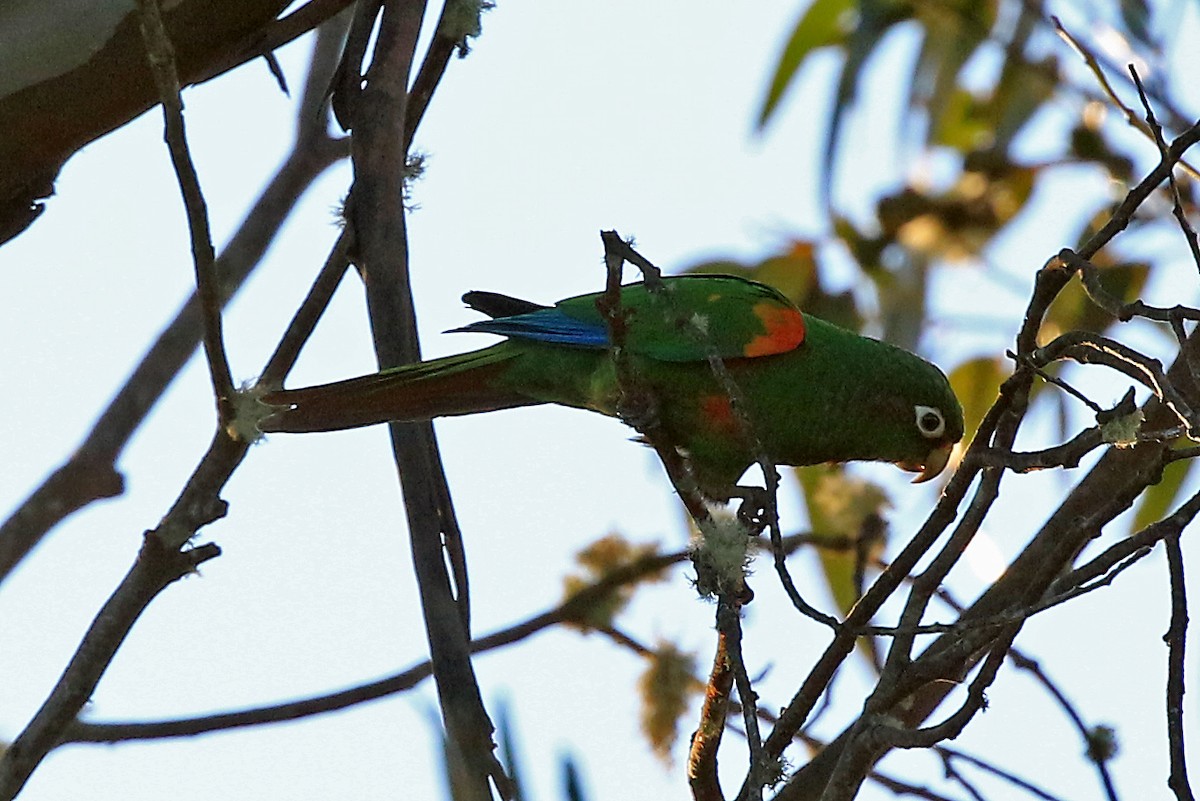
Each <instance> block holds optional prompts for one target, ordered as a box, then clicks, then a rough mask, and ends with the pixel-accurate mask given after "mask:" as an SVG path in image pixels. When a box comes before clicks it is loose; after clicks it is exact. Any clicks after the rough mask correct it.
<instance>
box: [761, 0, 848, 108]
mask: <svg viewBox="0 0 1200 801" xmlns="http://www.w3.org/2000/svg"><path fill="white" fill-rule="evenodd" d="M854 5H855V2H854V0H816V1H815V2H814V3H813V4H812V5H810V6H809V7H808V8H807V9H806V10H805V12H804V14H803V15H801V17H800V20H799V21H798V22H797V23H796V27H795V29H793V30H792V35H791V37H790V38H789V39H788V43H787V45H786V46H784V48H783V53H782V54H781V55H780V57H779V63H778V64H777V65H776V66H775V73H774V74H773V75H772V76H771V85H770V87H769V88H768V89H767V97H766V99H765V100H764V101H763V106H762V109H760V110H759V112H758V127H759V128H762V127H763V126H765V125H766V124H767V121H768V120H769V119H770V118H771V115H772V114H774V113H775V109H776V108H777V107H778V106H779V101H780V100H782V99H783V95H784V93H785V92H787V89H788V87H789V86H790V85H791V83H792V79H793V78H795V77H796V73H797V72H798V71H799V70H800V66H801V65H802V64H803V63H804V60H805V59H806V58H808V57H809V56H810V55H811V54H812V53H813V52H814V51H815V50H819V49H820V48H822V47H829V46H831V45H841V44H843V43H844V42H845V40H846V33H847V23H848V20H849V17H850V11H851V9H852V8H853V7H854Z"/></svg>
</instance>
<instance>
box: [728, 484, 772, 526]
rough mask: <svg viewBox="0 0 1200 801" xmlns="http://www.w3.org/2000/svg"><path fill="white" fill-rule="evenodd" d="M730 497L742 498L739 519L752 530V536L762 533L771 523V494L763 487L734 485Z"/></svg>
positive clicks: (738, 511)
mask: <svg viewBox="0 0 1200 801" xmlns="http://www.w3.org/2000/svg"><path fill="white" fill-rule="evenodd" d="M729 497H730V498H741V500H742V502H741V503H740V504H739V505H738V509H737V517H738V520H739V521H740V522H741V523H742V525H744V526H745V527H746V528H747V529H748V530H749V531H750V532H751V536H758V535H759V534H762V533H763V532H764V531H765V530H766V529H767V528H768V527H769V526H770V525H771V518H772V514H771V509H772V508H773V506H774V504H772V503H771V496H770V493H768V492H767V491H766V490H765V489H763V488H762V487H734V488H733V492H731V493H730V494H729Z"/></svg>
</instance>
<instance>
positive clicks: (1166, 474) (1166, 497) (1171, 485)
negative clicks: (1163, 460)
mask: <svg viewBox="0 0 1200 801" xmlns="http://www.w3.org/2000/svg"><path fill="white" fill-rule="evenodd" d="M1194 465H1195V460H1193V459H1182V460H1180V461H1178V462H1172V463H1171V464H1169V465H1167V466H1166V467H1165V468H1164V469H1163V473H1162V481H1159V482H1158V483H1157V484H1154V485H1153V486H1151V487H1149V488H1147V489H1146V491H1145V492H1143V493H1142V498H1141V501H1140V502H1139V503H1138V507H1137V511H1136V512H1135V513H1134V515H1133V525H1132V527H1131V528H1130V532H1129V533H1131V534H1132V533H1134V532H1135V531H1140V530H1141V529H1143V528H1145V527H1146V526H1148V525H1150V524H1151V523H1155V522H1157V521H1159V520H1162V519H1163V518H1164V517H1166V516H1167V513H1168V512H1170V511H1171V507H1172V506H1173V505H1174V503H1175V499H1176V498H1177V497H1179V489H1180V488H1181V487H1182V486H1183V482H1184V481H1186V480H1187V477H1188V473H1190V472H1191V470H1192V467H1193V466H1194Z"/></svg>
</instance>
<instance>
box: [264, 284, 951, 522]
mask: <svg viewBox="0 0 1200 801" xmlns="http://www.w3.org/2000/svg"><path fill="white" fill-rule="evenodd" d="M601 297H602V295H601V294H600V293H597V294H590V295H580V296H578V297H573V298H567V299H566V300H562V301H559V302H558V303H556V304H555V305H554V306H541V305H539V304H536V303H530V302H529V301H524V300H518V299H516V298H510V297H507V296H505V295H498V294H494V293H490V292H468V293H467V294H466V295H464V296H463V301H464V302H465V303H466V304H467V305H468V306H470V307H471V308H473V309H476V310H477V311H480V312H483V313H484V314H487V315H488V316H489V317H491V318H493V319H490V320H483V321H480V322H476V323H472V324H470V325H467V326H464V327H462V328H457V329H454V330H455V331H474V332H482V333H489V334H499V335H501V336H504V337H506V338H507V339H506V340H505V341H503V342H500V343H498V344H496V345H492V346H491V347H487V348H484V349H482V350H476V351H472V352H469V353H463V354H459V355H456V356H447V357H445V358H441V359H432V360H430V361H426V362H420V363H417V364H411V365H405V366H404V367H398V368H393V369H390V370H384V371H382V372H380V373H376V374H375V375H368V376H362V377H360V378H352V379H349V380H346V381H339V382H337V383H333V384H325V385H322V386H315V387H307V388H304V389H281V390H277V391H273V392H269V393H267V394H266V395H265V396H264V397H263V401H264V402H265V403H267V404H268V405H270V406H272V407H276V408H275V410H274V412H273V413H272V414H270V415H269V416H267V417H266V418H265V419H264V420H263V421H262V422H261V423H260V426H259V427H260V428H261V429H262V430H263V431H290V432H303V431H331V430H337V429H345V428H355V427H357V426H366V425H372V424H374V423H382V422H385V421H389V420H406V421H413V420H429V419H431V418H434V417H442V416H446V415H459V414H474V413H475V412H486V411H493V410H496V409H508V408H512V407H515V406H529V405H533V404H541V403H558V404H562V405H565V406H573V407H577V408H580V409H590V410H592V411H595V412H599V413H601V414H605V415H608V416H610V417H617V416H619V414H618V410H619V408H620V406H621V404H620V396H621V387H620V384H619V382H618V379H617V371H616V367H615V365H614V360H613V358H612V354H611V345H612V343H611V339H610V325H609V321H608V320H607V319H606V318H605V316H604V315H603V314H601V312H600V311H599V310H598V309H597V306H596V301H597V300H599V299H600V298H601ZM620 300H621V304H620V305H621V309H622V311H623V313H624V314H625V315H626V317H625V320H626V323H625V331H624V341H623V343H622V344H623V347H624V358H625V359H627V363H628V365H629V366H630V367H631V368H632V371H633V375H634V376H635V377H636V378H635V379H634V380H635V381H637V382H638V386H639V387H642V388H644V389H645V390H646V391H648V392H649V393H650V397H651V398H652V399H653V404H654V407H655V408H654V409H653V410H652V414H653V415H654V418H655V419H656V421H657V422H658V423H659V424H660V425H661V426H662V429H663V431H664V432H665V434H666V435H667V436H668V437H669V438H670V440H671V441H672V442H673V443H675V444H676V445H677V446H678V447H680V448H681V449H683V451H684V452H685V453H686V454H687V455H688V457H689V461H690V463H691V465H692V468H693V470H694V471H695V476H696V480H697V482H698V483H699V485H700V487H701V489H702V490H703V491H704V492H705V494H707V495H709V496H710V497H712V498H718V499H723V498H728V497H730V494H731V492H732V491H733V487H734V485H735V483H736V482H737V480H738V479H739V478H740V477H741V476H742V474H743V473H744V472H745V471H746V470H747V469H748V468H749V467H750V466H751V464H753V463H754V462H755V453H756V450H757V447H758V445H761V448H762V451H763V452H764V453H765V455H766V456H767V457H768V458H769V459H770V460H771V461H773V462H774V463H776V464H780V465H810V464H820V463H823V462H848V461H854V460H864V461H885V462H894V463H896V464H897V465H899V466H900V467H901V468H903V469H905V470H909V471H912V472H917V473H919V474H920V475H919V476H917V478H916V479H914V480H915V481H926V480H928V479H931V478H933V477H934V476H936V475H938V474H939V473H940V472H941V471H942V470H943V468H945V466H946V463H947V461H948V459H949V457H950V451H951V449H952V448H953V446H954V444H955V443H956V442H958V441H959V440H960V439H961V438H962V435H963V415H962V407H961V406H960V405H959V403H958V400H957V399H956V398H955V396H954V393H953V391H952V390H951V389H950V384H949V382H948V381H947V380H946V376H945V375H944V374H943V373H942V372H941V370H939V369H938V368H937V367H935V366H934V365H932V364H930V363H929V362H927V361H925V360H924V359H922V358H920V357H919V356H915V355H913V354H912V353H909V352H908V351H905V350H902V349H900V348H897V347H894V346H892V345H888V344H886V343H884V342H880V341H878V340H875V339H869V338H867V337H863V336H859V335H858V334H854V333H851V332H850V331H846V330H844V329H842V328H838V327H837V326H835V325H832V324H830V323H827V322H825V321H824V320H820V319H818V318H816V317H813V316H811V315H806V314H803V313H802V312H801V311H800V310H799V309H798V308H796V306H795V305H794V304H793V303H792V302H791V301H789V300H788V299H787V298H786V297H784V296H783V295H782V294H780V293H779V292H778V291H776V290H775V289H772V288H771V287H768V286H766V285H764V284H760V283H757V282H754V281H749V280H746V279H743V278H736V277H733V276H724V275H687V276H677V277H672V278H664V279H662V286H661V288H659V289H657V290H651V289H650V288H649V287H647V286H646V284H644V283H636V284H627V285H625V286H623V287H622V288H621V298H620ZM713 356H717V357H720V360H721V362H722V363H723V364H724V365H725V369H726V372H727V374H728V376H729V377H730V378H732V380H733V382H734V384H735V385H736V387H737V392H735V393H734V394H735V395H737V396H738V400H737V406H736V410H735V406H734V403H732V402H731V401H730V397H729V393H727V392H726V389H725V387H726V386H727V384H723V383H722V381H721V379H719V378H718V377H717V376H716V375H715V374H714V372H713V367H712V362H711V361H710V358H711V357H713ZM747 424H748V425H747ZM747 429H749V430H747Z"/></svg>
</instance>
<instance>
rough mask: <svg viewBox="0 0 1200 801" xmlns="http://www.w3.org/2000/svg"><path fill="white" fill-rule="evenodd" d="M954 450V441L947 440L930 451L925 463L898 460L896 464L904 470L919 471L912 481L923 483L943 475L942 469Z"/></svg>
mask: <svg viewBox="0 0 1200 801" xmlns="http://www.w3.org/2000/svg"><path fill="white" fill-rule="evenodd" d="M953 450H954V443H952V442H947V443H946V444H945V445H942V446H940V447H938V448H935V449H934V450H932V451H930V452H929V455H928V456H926V457H925V463H924V464H920V463H917V462H897V463H896V464H897V465H899V466H900V468H901V469H902V470H908V471H909V472H912V473H919V474H920V475H918V476H917V477H916V478H914V479H913V480H912V483H914V484H921V483H923V482H926V481H929V480H930V479H931V478H937V477H938V476H939V475H941V473H942V471H943V470H945V469H946V465H947V464H949V462H950V452H951V451H953Z"/></svg>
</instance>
